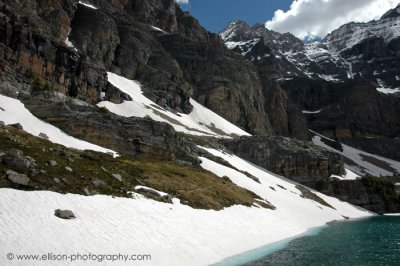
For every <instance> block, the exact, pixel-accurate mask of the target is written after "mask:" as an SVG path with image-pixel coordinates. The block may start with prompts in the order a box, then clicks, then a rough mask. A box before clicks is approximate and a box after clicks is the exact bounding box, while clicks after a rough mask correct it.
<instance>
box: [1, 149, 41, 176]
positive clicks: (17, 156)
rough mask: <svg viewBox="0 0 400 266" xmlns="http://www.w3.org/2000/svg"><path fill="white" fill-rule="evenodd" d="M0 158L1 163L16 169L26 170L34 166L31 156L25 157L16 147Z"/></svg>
mask: <svg viewBox="0 0 400 266" xmlns="http://www.w3.org/2000/svg"><path fill="white" fill-rule="evenodd" d="M0 160H1V162H2V163H3V164H5V165H7V166H8V167H10V168H11V169H14V170H16V171H22V172H26V171H27V170H29V169H30V168H32V167H33V166H35V161H34V160H33V159H32V158H30V157H25V156H24V153H23V152H22V151H20V150H17V149H12V150H9V151H7V152H6V153H5V154H4V155H3V156H1V157H0Z"/></svg>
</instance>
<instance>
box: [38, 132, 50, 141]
mask: <svg viewBox="0 0 400 266" xmlns="http://www.w3.org/2000/svg"><path fill="white" fill-rule="evenodd" d="M39 137H41V138H44V139H48V138H49V136H47V135H46V134H45V133H42V132H40V133H39Z"/></svg>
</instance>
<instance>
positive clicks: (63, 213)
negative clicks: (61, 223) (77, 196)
mask: <svg viewBox="0 0 400 266" xmlns="http://www.w3.org/2000/svg"><path fill="white" fill-rule="evenodd" d="M54 215H55V216H56V217H58V218H61V219H66V220H69V219H75V218H76V217H75V214H74V213H73V212H72V211H70V210H60V209H57V210H55V211H54Z"/></svg>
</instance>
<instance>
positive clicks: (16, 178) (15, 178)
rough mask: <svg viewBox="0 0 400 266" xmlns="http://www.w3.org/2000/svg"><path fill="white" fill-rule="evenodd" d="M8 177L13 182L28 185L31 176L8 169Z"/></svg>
mask: <svg viewBox="0 0 400 266" xmlns="http://www.w3.org/2000/svg"><path fill="white" fill-rule="evenodd" d="M6 174H7V178H8V179H9V180H10V181H11V182H12V183H13V184H17V185H23V186H28V185H29V181H30V179H29V177H27V176H26V175H24V174H19V173H17V172H15V171H12V170H8V171H7V172H6Z"/></svg>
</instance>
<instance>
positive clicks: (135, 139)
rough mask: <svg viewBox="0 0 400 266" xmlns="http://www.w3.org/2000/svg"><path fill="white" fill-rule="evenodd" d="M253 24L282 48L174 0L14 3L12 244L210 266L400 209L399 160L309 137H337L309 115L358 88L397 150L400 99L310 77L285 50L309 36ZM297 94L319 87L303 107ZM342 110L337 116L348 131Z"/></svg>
mask: <svg viewBox="0 0 400 266" xmlns="http://www.w3.org/2000/svg"><path fill="white" fill-rule="evenodd" d="M244 26H245V25H244ZM255 28H256V29H257V30H256V31H260V32H261V33H262V34H265V38H266V37H268V36H269V35H268V34H270V35H271V36H272V37H270V38H278V39H279V41H277V42H276V43H275V42H274V41H270V42H269V44H268V45H270V46H271V47H269V46H268V45H266V44H264V42H260V41H257V42H255V41H253V40H255V38H259V37H257V34H258V33H256V37H255V38H253V37H251V40H249V41H246V40H245V39H237V40H236V39H235V40H234V42H244V43H245V44H243V45H247V46H248V47H253V48H254V49H252V51H251V52H250V53H251V54H252V55H253V56H257V53H258V54H259V55H260V56H261V55H264V58H260V59H257V60H253V61H252V60H249V59H251V58H249V57H248V56H247V54H246V55H245V56H243V55H241V54H240V53H237V50H234V51H232V50H230V49H228V48H227V47H226V46H225V44H224V42H223V39H221V37H219V36H218V35H216V34H213V33H210V32H208V31H206V30H205V29H204V28H203V27H202V26H201V25H200V23H199V22H198V21H197V20H196V19H195V18H193V17H192V16H191V15H190V14H189V13H188V12H183V11H182V10H181V9H180V7H179V6H178V5H177V4H176V3H175V1H174V0H113V1H105V0H90V1H89V0H86V1H62V0H54V1H47V0H25V1H11V0H5V1H2V2H1V4H0V55H1V56H0V139H1V141H0V210H1V212H0V244H1V246H2V247H3V248H4V250H8V251H10V252H11V251H12V252H17V251H18V253H20V254H17V253H15V255H16V256H17V255H22V253H26V254H41V255H42V253H43V250H45V251H52V252H54V253H51V254H45V256H50V258H53V257H54V256H56V257H57V255H61V254H69V255H71V254H75V253H76V252H77V251H79V252H80V254H81V253H85V254H86V253H88V255H89V254H92V255H93V254H96V253H97V254H122V253H126V256H128V257H124V260H125V261H128V260H132V258H133V257H132V256H130V255H134V254H131V253H132V250H133V251H134V252H137V253H138V254H139V253H140V254H141V255H146V254H148V255H150V257H151V264H154V265H165V264H167V265H209V264H213V263H216V262H218V261H220V260H222V259H224V258H226V257H229V256H232V255H235V254H238V253H242V252H244V251H247V250H250V249H253V248H257V247H260V246H262V245H265V244H268V243H272V242H276V241H279V240H282V239H286V238H288V237H292V236H295V235H298V234H301V233H303V232H305V231H306V230H308V229H309V228H312V227H316V226H321V225H324V224H325V223H327V222H330V221H333V220H344V219H349V218H360V217H367V216H371V215H374V214H373V213H371V212H370V211H373V212H376V213H387V212H399V211H400V199H399V197H398V194H397V192H396V185H395V182H398V181H396V178H397V177H396V174H397V173H398V171H400V169H399V168H400V166H399V163H398V162H397V161H394V160H390V159H387V158H384V157H382V156H376V155H374V154H370V153H366V152H364V151H361V150H357V149H355V148H352V147H349V146H348V145H344V144H341V143H338V142H336V140H335V139H329V138H327V137H326V136H323V135H321V134H320V133H321V132H320V131H318V132H316V131H309V128H311V129H315V128H325V129H326V130H325V131H324V132H323V134H325V135H327V136H330V135H329V132H330V131H329V130H328V129H330V127H329V126H330V125H328V126H327V125H326V124H321V121H322V120H320V119H314V120H313V119H311V118H312V115H317V114H319V113H321V115H322V114H325V111H324V110H322V107H321V111H320V112H319V111H318V110H317V109H304V105H303V104H306V103H307V104H314V105H312V107H320V105H322V104H330V105H331V106H332V107H335V106H336V107H337V106H339V107H340V106H343V108H344V107H346V108H352V106H353V104H354V103H355V102H354V101H355V100H354V99H358V95H359V94H360V93H361V94H362V95H364V97H363V98H361V99H360V102H359V103H357V105H355V106H356V107H357V109H354V113H351V114H352V115H353V116H354V117H352V116H351V117H350V118H352V119H353V120H351V121H360V124H359V125H360V126H364V127H363V128H362V129H363V130H364V129H365V130H367V129H369V128H370V127H371V126H375V125H376V123H378V121H379V120H374V119H378V118H379V117H380V118H382V119H386V120H385V121H386V124H382V125H381V127H373V130H374V131H373V132H374V134H376V135H379V136H382V138H387V139H388V140H389V136H390V134H393V132H394V130H396V121H395V119H396V114H397V113H396V112H397V109H396V108H397V107H396V106H395V104H394V103H395V100H396V98H395V97H391V96H389V95H383V94H381V93H380V92H378V91H376V90H375V88H374V87H371V86H372V85H370V84H369V83H368V82H367V81H364V83H365V82H366V84H367V85H363V84H364V83H360V82H361V81H352V82H354V90H351V89H348V87H347V85H346V84H347V83H333V82H328V81H324V80H322V79H321V78H316V79H310V78H309V77H308V76H307V75H306V74H304V73H302V72H301V71H300V70H298V69H297V68H296V67H295V65H294V64H293V63H292V62H291V61H290V60H289V59H286V57H285V55H284V54H283V52H282V53H280V52H279V54H278V52H274V51H278V50H279V51H280V50H282V51H286V52H290V51H292V49H297V50H298V51H300V50H301V49H304V44H303V43H302V42H300V41H299V40H297V39H296V38H295V37H294V36H292V35H290V34H285V35H279V34H276V33H273V32H267V31H265V32H264V29H263V27H261V26H260V25H258V26H255ZM243 32H248V33H246V34H249V36H250V35H252V34H253V33H251V32H252V30H250V31H249V30H248V29H247V28H246V27H243ZM261 33H260V34H261ZM232 38H233V36H232ZM271 40H273V39H271ZM233 46H235V45H233ZM235 47H236V46H235ZM267 51H269V53H270V54H271V55H272V54H273V55H274V56H267V53H266V52H267ZM256 52H257V53H256ZM250 53H249V56H250ZM275 55H276V56H275ZM279 57H280V58H279ZM257 58H258V57H257ZM263 60H264V61H263ZM268 60H270V61H268ZM263 62H270V64H264V63H263ZM286 67H288V68H289V67H291V68H293V71H297V72H296V73H298V77H293V80H287V79H288V78H287V77H286V76H285V75H286V74H285V75H284V73H285V71H284V70H285V68H286ZM282 78H283V79H282ZM295 81H296V82H295ZM301 81H302V82H301ZM289 82H295V83H294V84H292V85H290V83H289ZM313 82H314V83H313ZM360 84H361V85H360ZM296 86H298V88H299V91H301V90H304V91H306V89H307V88H309V86H316V87H317V88H319V86H321V87H322V89H321V90H314V89H313V91H311V90H309V91H308V92H309V94H307V93H304V94H301V96H302V97H300V96H299V97H294V94H295V92H296V91H295V90H294V89H295V88H297V87H296ZM336 86H341V87H340V89H339V90H336V89H337V87H336ZM365 88H368V90H367V91H365ZM291 89H292V90H291ZM336 91H338V92H340V93H341V94H339V95H338V94H336V93H337V92H336ZM365 92H367V93H365ZM363 93H364V94H363ZM330 94H331V95H330ZM327 95H330V96H329V97H327ZM371 95H372V96H373V97H372V98H371V97H370V96H371ZM306 96H307V97H306ZM308 99H310V102H308ZM311 99H314V100H315V101H314V100H311ZM366 99H370V100H371V102H372V103H371V105H373V104H374V103H375V102H374V100H376V102H377V103H379V105H378V106H377V107H375V108H370V107H371V105H365V104H364V103H365V102H364V101H365V100H366ZM339 107H337V108H338V109H339ZM384 107H385V108H384ZM363 108H367V109H368V108H370V110H369V111H370V112H365V109H363ZM304 110H309V112H308V113H307V112H304ZM340 110H341V112H338V111H337V110H336V111H335V112H333V113H329V114H337V115H339V118H340V119H342V120H339V119H337V120H332V121H330V122H331V123H335V124H337V125H341V123H342V122H346V123H347V122H348V121H350V120H349V119H350V118H349V117H348V116H346V115H347V114H348V113H347V109H343V110H342V109H340ZM310 111H311V112H310ZM358 111H359V112H358ZM378 111H380V112H381V115H380V116H377V115H376V113H377V112H378ZM343 113H344V114H343ZM357 113H360V114H361V116H362V115H364V116H366V117H367V118H368V119H364V120H363V119H360V117H358V116H356V115H355V114H357ZM377 117H378V118H377ZM307 118H308V120H307ZM338 121H339V122H338ZM368 123H370V124H368ZM391 124H393V125H392V126H390V125H391ZM344 125H345V126H347V124H345V123H344ZM351 125H352V126H353V124H351ZM357 125H358V124H357ZM345 126H343V127H344V129H345V128H346V127H345ZM337 131H338V132H345V133H346V132H347V131H339V130H337ZM354 132H358V131H354ZM374 136H375V135H374ZM377 147H381V146H379V145H377ZM378 149H379V148H378ZM364 160H368V162H365V161H364ZM372 175H374V176H372ZM378 175H382V177H378ZM383 176H387V177H383ZM349 184H351V185H349ZM321 191H322V192H324V193H326V194H322V193H321ZM335 197H337V198H335ZM341 200H345V201H348V202H344V201H341ZM352 204H357V205H358V206H354V205H352ZM360 207H361V208H360ZM363 207H365V208H368V210H370V211H367V210H366V209H363ZM60 239H62V241H60ZM10 254H11V255H14V254H13V253H10ZM182 254H184V255H182ZM90 257H91V258H93V256H90ZM150 257H149V256H147V255H146V256H145V257H144V258H146V259H149V258H150ZM10 258H13V257H12V256H11V257H10V256H8V259H10ZM41 258H43V257H41ZM46 258H47V260H49V261H52V260H54V259H49V258H48V257H46ZM6 259H7V258H6V257H5V256H1V257H0V264H1V265H3V264H7V263H8V262H9V261H6ZM96 261H98V260H96ZM66 263H67V262H66Z"/></svg>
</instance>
